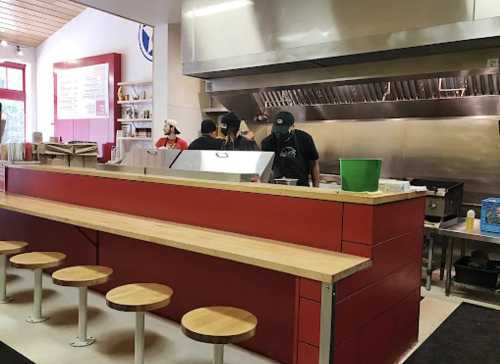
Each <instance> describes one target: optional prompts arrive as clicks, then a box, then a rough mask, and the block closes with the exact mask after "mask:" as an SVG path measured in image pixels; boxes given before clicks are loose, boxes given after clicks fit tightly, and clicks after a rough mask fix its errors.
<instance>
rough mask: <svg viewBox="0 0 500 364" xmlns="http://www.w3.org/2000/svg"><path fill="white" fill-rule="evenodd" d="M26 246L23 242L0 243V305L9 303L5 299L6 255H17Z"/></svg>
mask: <svg viewBox="0 0 500 364" xmlns="http://www.w3.org/2000/svg"><path fill="white" fill-rule="evenodd" d="M27 245H28V243H25V242H24V241H0V304H1V303H7V302H10V301H11V299H10V298H9V297H7V255H12V254H19V253H21V252H22V251H23V250H24V249H25V248H26V246H27Z"/></svg>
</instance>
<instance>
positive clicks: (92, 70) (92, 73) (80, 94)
mask: <svg viewBox="0 0 500 364" xmlns="http://www.w3.org/2000/svg"><path fill="white" fill-rule="evenodd" d="M108 79H109V65H108V64H107V63H105V64H98V65H95V66H87V67H79V68H72V69H66V70H58V71H57V118H58V119H59V120H76V119H101V118H107V117H108V116H109V98H108V97H109V96H108V95H109V89H108V88H109V84H108Z"/></svg>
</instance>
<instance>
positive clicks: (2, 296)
mask: <svg viewBox="0 0 500 364" xmlns="http://www.w3.org/2000/svg"><path fill="white" fill-rule="evenodd" d="M9 301H10V298H9V297H7V256H6V255H0V304H1V303H8V302H9Z"/></svg>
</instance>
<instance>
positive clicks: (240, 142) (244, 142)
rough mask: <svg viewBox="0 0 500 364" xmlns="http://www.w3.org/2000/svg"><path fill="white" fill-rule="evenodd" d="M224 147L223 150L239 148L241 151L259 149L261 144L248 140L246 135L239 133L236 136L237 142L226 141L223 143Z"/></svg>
mask: <svg viewBox="0 0 500 364" xmlns="http://www.w3.org/2000/svg"><path fill="white" fill-rule="evenodd" d="M222 149H223V150H239V151H250V152H254V151H258V150H259V146H258V145H257V143H256V142H255V141H253V140H248V139H247V138H245V137H244V136H241V135H238V138H236V142H234V143H233V142H229V143H226V142H224V143H223V144H222Z"/></svg>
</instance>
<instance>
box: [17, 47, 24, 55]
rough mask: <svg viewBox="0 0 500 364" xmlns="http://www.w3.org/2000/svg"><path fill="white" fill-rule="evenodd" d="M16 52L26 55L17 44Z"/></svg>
mask: <svg viewBox="0 0 500 364" xmlns="http://www.w3.org/2000/svg"><path fill="white" fill-rule="evenodd" d="M16 52H17V55H18V56H21V57H22V56H24V52H23V50H22V49H21V47H20V46H16Z"/></svg>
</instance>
